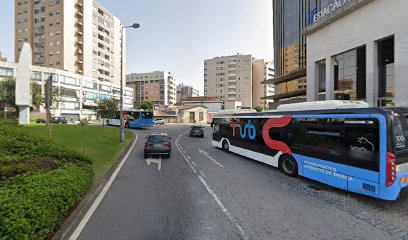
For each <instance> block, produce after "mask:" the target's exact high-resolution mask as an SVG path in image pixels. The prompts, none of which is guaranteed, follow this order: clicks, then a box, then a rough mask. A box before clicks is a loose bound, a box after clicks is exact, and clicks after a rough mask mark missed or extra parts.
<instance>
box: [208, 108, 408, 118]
mask: <svg viewBox="0 0 408 240" xmlns="http://www.w3.org/2000/svg"><path fill="white" fill-rule="evenodd" d="M406 110H408V108H406ZM390 111H394V110H393V109H386V108H379V107H373V108H352V109H325V110H304V111H273V112H272V111H271V112H259V113H239V114H228V115H214V118H222V117H226V116H235V117H239V116H256V117H261V116H265V117H267V116H271V115H321V114H381V115H384V116H388V115H389V114H390Z"/></svg>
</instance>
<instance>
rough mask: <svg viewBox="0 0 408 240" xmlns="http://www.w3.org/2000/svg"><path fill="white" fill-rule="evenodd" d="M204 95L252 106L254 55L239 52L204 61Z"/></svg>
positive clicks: (248, 106)
mask: <svg viewBox="0 0 408 240" xmlns="http://www.w3.org/2000/svg"><path fill="white" fill-rule="evenodd" d="M204 96H211V97H217V98H219V99H221V100H224V101H240V102H242V106H243V107H247V108H251V107H252V56H251V55H242V54H237V55H233V56H225V57H224V56H223V57H215V58H213V59H207V60H205V61H204Z"/></svg>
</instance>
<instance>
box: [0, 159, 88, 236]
mask: <svg viewBox="0 0 408 240" xmlns="http://www.w3.org/2000/svg"><path fill="white" fill-rule="evenodd" d="M92 179H93V174H92V169H91V165H90V164H86V163H82V164H67V165H65V166H64V167H62V168H60V169H56V170H54V171H50V172H47V173H42V174H27V175H20V176H18V177H14V178H11V179H8V180H6V181H4V182H1V183H0V226H1V229H0V239H44V238H46V237H47V236H48V235H49V234H50V233H51V232H52V231H53V230H54V229H55V228H56V227H58V225H59V223H60V221H61V220H62V218H63V217H64V216H65V214H66V213H67V212H68V210H69V209H70V208H72V207H73V206H75V204H76V203H77V202H78V201H79V200H81V198H82V196H83V195H84V194H85V193H86V192H87V191H88V189H89V186H90V185H91V184H92Z"/></svg>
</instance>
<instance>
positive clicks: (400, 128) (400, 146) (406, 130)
mask: <svg viewBox="0 0 408 240" xmlns="http://www.w3.org/2000/svg"><path fill="white" fill-rule="evenodd" d="M393 120H394V129H393V130H394V140H395V150H396V151H397V152H399V151H405V150H408V113H399V114H395V115H394V116H393Z"/></svg>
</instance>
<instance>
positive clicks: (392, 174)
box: [385, 152, 397, 187]
mask: <svg viewBox="0 0 408 240" xmlns="http://www.w3.org/2000/svg"><path fill="white" fill-rule="evenodd" d="M386 174H387V179H386V184H385V185H386V186H387V187H388V186H391V185H392V184H393V183H394V182H395V179H396V176H397V172H396V162H395V155H394V154H393V153H390V152H387V170H386Z"/></svg>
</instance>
